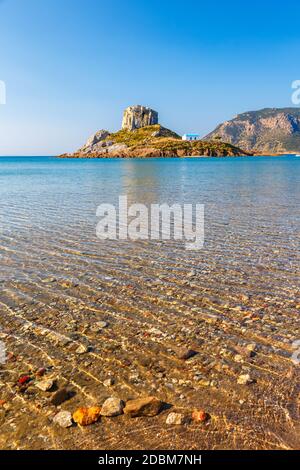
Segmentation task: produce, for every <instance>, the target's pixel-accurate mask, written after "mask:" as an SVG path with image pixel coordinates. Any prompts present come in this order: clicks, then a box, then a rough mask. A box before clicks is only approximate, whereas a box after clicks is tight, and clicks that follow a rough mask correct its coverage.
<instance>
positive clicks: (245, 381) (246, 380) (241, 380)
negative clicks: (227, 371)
mask: <svg viewBox="0 0 300 470" xmlns="http://www.w3.org/2000/svg"><path fill="white" fill-rule="evenodd" d="M252 382H253V380H252V379H251V377H250V375H249V374H242V375H240V376H239V377H238V379H237V383H238V384H239V385H250V384H251V383H252Z"/></svg>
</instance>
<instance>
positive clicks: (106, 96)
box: [0, 0, 300, 155]
mask: <svg viewBox="0 0 300 470" xmlns="http://www.w3.org/2000/svg"><path fill="white" fill-rule="evenodd" d="M299 19H300V2H299V0H292V1H289V0H286V1H285V2H280V3H279V2H274V1H264V0H260V1H257V0H252V1H251V2H242V1H241V0H239V1H230V0H229V1H224V0H223V1H218V0H214V1H206V2H201V1H200V0H185V1H178V0H172V1H169V0H167V1H165V0H151V1H147V2H146V1H143V0H131V1H130V0H129V1H124V0H122V1H121V0H109V1H107V0H106V1H102V0H84V1H83V0H0V48H1V50H0V80H3V81H5V83H6V87H7V104H6V105H5V106H3V105H2V106H0V155H49V154H57V153H60V152H65V151H72V150H74V149H76V148H77V147H79V146H80V145H81V144H82V143H83V142H84V141H85V140H86V139H87V137H88V136H89V135H90V134H92V133H93V132H94V131H96V130H97V129H100V128H108V129H109V130H117V129H118V128H119V127H120V123H121V118H122V111H123V109H124V108H125V107H127V106H128V105H131V104H144V105H147V106H151V107H153V108H154V109H156V110H157V111H158V112H159V114H160V121H161V123H162V124H163V125H165V126H167V127H169V128H171V129H173V130H175V131H177V132H179V133H184V132H189V131H196V132H199V133H200V134H203V135H204V134H205V133H207V132H209V131H210V130H212V129H213V128H214V127H215V126H216V125H217V124H218V123H219V122H222V121H223V120H226V119H230V118H232V117H233V116H234V115H236V114H237V113H240V112H243V111H247V110H252V109H259V108H263V107H277V106H278V107H284V106H292V103H291V82H292V81H293V80H296V79H300V61H299V56H300V28H299Z"/></svg>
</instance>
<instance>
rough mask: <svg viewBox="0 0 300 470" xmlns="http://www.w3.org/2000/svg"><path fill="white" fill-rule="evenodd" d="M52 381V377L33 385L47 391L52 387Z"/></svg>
mask: <svg viewBox="0 0 300 470" xmlns="http://www.w3.org/2000/svg"><path fill="white" fill-rule="evenodd" d="M54 382H55V381H54V380H52V379H45V380H40V381H39V382H36V383H35V386H36V387H37V388H38V389H40V390H42V391H43V392H48V391H49V390H51V388H52V387H53V385H54Z"/></svg>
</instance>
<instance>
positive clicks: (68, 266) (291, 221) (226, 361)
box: [0, 156, 300, 448]
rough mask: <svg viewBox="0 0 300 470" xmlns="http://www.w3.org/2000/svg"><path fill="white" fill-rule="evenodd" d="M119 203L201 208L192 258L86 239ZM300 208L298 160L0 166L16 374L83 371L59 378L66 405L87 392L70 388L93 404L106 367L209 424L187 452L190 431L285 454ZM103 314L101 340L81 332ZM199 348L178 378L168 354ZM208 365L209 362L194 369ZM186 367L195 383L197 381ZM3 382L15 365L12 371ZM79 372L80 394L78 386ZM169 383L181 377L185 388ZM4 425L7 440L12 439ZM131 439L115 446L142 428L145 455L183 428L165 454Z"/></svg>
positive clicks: (5, 162) (21, 442)
mask: <svg viewBox="0 0 300 470" xmlns="http://www.w3.org/2000/svg"><path fill="white" fill-rule="evenodd" d="M119 195H127V196H128V201H129V203H134V202H138V203H144V204H146V205H149V204H152V203H168V204H173V203H192V204H196V203H199V204H204V205H205V245H204V248H203V249H202V250H200V251H192V252H191V251H186V250H185V248H184V244H183V243H182V242H178V241H164V242H161V241H137V242H133V241H105V242H103V241H102V242H101V241H99V240H98V239H97V237H96V223H97V218H96V208H97V206H98V205H99V204H101V203H103V202H108V203H112V204H117V203H118V197H119ZM299 204H300V159H299V158H296V157H293V156H287V157H242V158H226V159H224V158H199V159H198V158H193V159H188V158H187V159H151V160H117V159H114V160H109V159H105V160H76V159H74V160H72V159H68V160H67V159H63V160H60V159H56V158H50V157H39V158H38V157H34V158H21V157H14V158H13V157H10V158H1V159H0V253H1V264H0V287H1V294H0V310H1V323H0V325H1V328H2V331H3V332H5V334H8V337H7V341H8V345H9V346H8V347H9V348H10V350H13V351H18V352H19V354H21V357H22V358H23V359H22V360H23V361H24V367H25V364H27V365H28V364H30V365H31V366H30V367H38V366H40V367H42V366H43V365H45V364H44V363H45V362H47V363H48V364H49V362H51V360H54V362H55V363H57V364H61V365H60V367H62V365H64V367H65V368H66V371H65V376H66V377H67V379H68V381H69V380H70V374H71V375H72V373H74V367H77V368H78V370H79V369H80V365H81V368H82V371H83V372H82V376H78V378H77V377H75V378H74V377H73V379H72V380H73V382H74V383H76V386H77V387H79V388H78V390H80V391H79V392H78V395H77V398H75V399H74V400H77V402H78V405H80V404H81V405H82V401H81V400H82V397H83V396H84V393H83V392H82V390H81V388H82V387H87V388H88V390H89V393H90V394H91V396H92V397H94V396H95V395H94V393H96V392H95V390H96V388H95V387H96V386H97V380H98V381H99V380H100V381H101V380H102V379H104V378H106V377H107V374H109V373H110V371H111V370H113V371H114V373H115V374H116V375H117V376H118V384H117V385H116V390H118V391H119V393H120V394H122V393H123V394H125V395H126V393H127V394H128V393H129V391H130V393H131V394H133V395H139V394H140V393H141V392H144V393H146V392H149V389H151V387H153V384H154V387H156V388H155V390H156V391H157V394H160V395H161V396H163V397H164V398H165V399H166V400H168V401H170V402H172V403H173V402H175V403H176V404H177V406H179V405H178V403H181V402H180V401H179V402H178V400H179V398H178V397H179V396H180V395H182V394H185V395H186V396H187V397H188V398H187V403H186V404H185V406H188V407H189V406H191V407H192V406H194V404H195V401H197V400H198V399H199V400H200V399H201V400H200V401H201V403H202V404H203V402H204V403H205V406H206V407H207V408H209V411H210V412H211V413H213V414H214V416H216V417H217V418H216V420H215V421H214V431H213V432H212V431H211V430H210V429H208V434H205V435H204V434H203V432H202V434H201V433H200V434H201V435H200V436H199V435H198V433H197V432H196V431H195V430H193V432H194V433H196V438H197V439H198V441H197V439H196V440H195V439H194V434H193V438H191V439H192V444H190V446H192V445H195V446H196V447H197V445H199V439H202V437H201V436H202V435H203V445H202V448H205V446H208V447H209V448H217V447H222V448H223V447H228V448H233V447H234V446H239V447H241V448H295V447H296V446H297V445H298V444H299V443H298V442H297V440H296V434H295V429H294V427H295V425H296V424H295V423H298V419H299V413H298V408H297V407H298V402H297V400H298V398H297V397H298V393H299V388H298V385H299V384H298V379H297V378H296V376H295V374H294V373H295V367H294V366H293V364H292V363H291V361H290V357H291V354H292V352H293V349H292V343H293V341H295V340H297V339H300V331H299V321H298V315H299V304H300V300H299V298H300V296H299V293H300V288H299V246H300V243H299V242H300V213H299ZM103 319H104V320H106V321H108V322H109V324H110V325H111V327H112V328H111V329H108V330H105V332H104V333H103V335H102V336H101V342H102V343H103V344H101V345H99V344H98V343H97V338H96V339H95V337H94V336H93V335H92V334H91V333H90V331H89V327H90V324H91V323H93V322H95V321H96V320H103ZM41 327H43V328H48V329H49V331H51V332H59V333H60V334H65V333H66V332H69V333H70V335H72V334H73V335H75V333H76V337H75V336H74V338H75V339H74V338H73V340H74V341H75V342H78V341H81V342H83V343H84V342H86V341H90V342H91V344H92V345H93V347H94V348H95V349H94V351H95V354H98V355H99V357H98V360H99V361H100V362H99V363H96V362H95V357H94V362H93V363H92V364H88V363H85V362H84V361H85V359H81V358H80V359H78V357H77V356H76V355H75V356H74V355H72V354H73V352H72V351H71V352H70V351H66V350H65V349H64V348H62V349H57V348H56V349H52V346H51V341H50V343H47V341H48V340H47V341H46V340H45V339H41V332H40V330H39V328H41ZM153 328H154V329H155V328H157V329H158V330H159V331H160V333H158V332H155V331H152V330H153ZM28 331H29V333H30V334H29V333H28ZM28 334H29V336H28ZM144 335H146V336H144ZM202 341H204V346H203V345H202ZM249 341H250V342H251V341H255V342H256V344H257V345H258V348H259V354H257V357H256V358H255V360H254V361H248V363H247V364H244V363H242V364H240V363H236V361H235V360H234V355H232V351H234V348H235V346H236V345H239V344H244V343H245V342H249ZM197 344H198V348H200V350H201V352H199V355H198V356H196V357H195V359H193V360H192V361H191V362H190V361H189V364H190V366H187V367H186V368H184V370H181V369H180V367H179V368H178V365H177V363H176V361H175V362H174V358H173V356H172V353H171V352H170V351H172V348H173V347H175V346H178V345H194V346H195V345H196V347H197ZM200 344H201V347H200ZM106 345H108V346H109V347H108V346H107V348H106ZM112 345H113V346H114V348H115V349H114V354H113V355H112V353H111V346H112ZM154 345H155V346H157V345H158V346H159V348H160V349H158V350H157V349H156V350H155V348H154ZM37 347H40V348H41V350H40V351H38V350H37V349H36V348H37ZM97 348H99V351H98V349H97ZM153 348H154V349H153ZM116 350H117V352H115V351H116ZM223 350H225V352H224V351H223ZM139 354H141V355H145V356H147V355H149V358H150V359H151V360H155V361H157V362H159V361H160V362H163V361H165V363H164V367H165V369H166V370H167V371H168V372H167V376H166V377H160V376H157V374H159V372H157V371H156V372H155V371H154V372H153V373H152V372H151V373H150V375H149V371H148V373H146V371H145V370H144V369H143V368H142V369H141V368H140V366H139V365H138V364H137V365H136V366H134V364H135V361H136V360H137V359H136V357H138V356H139ZM112 356H113V357H112ZM125 356H126V357H125ZM128 358H129V359H128ZM133 358H135V359H133ZM81 360H82V361H83V363H82V364H81V362H80V361H81ZM212 360H213V361H215V364H213V365H211V366H209V365H208V366H206V365H205V366H204V365H203V364H206V363H209V361H212ZM109 361H111V364H110V363H109ZM122 361H123V362H122ZM126 361H127V362H126ZM128 361H129V362H128ZM200 362H201V364H200ZM121 363H123V366H122V367H121V366H120V364H121ZM124 364H125V366H124ZM126 364H127V366H126ZM68 367H69V369H68ZM118 367H121V369H120V370H119V369H118ZM243 367H246V368H247V367H248V368H249V370H250V371H251V373H253V374H254V378H255V380H256V381H257V385H255V387H256V388H255V387H254V388H253V389H250V391H248V389H247V391H242V392H240V391H239V390H237V391H236V390H235V386H236V375H237V374H239V373H241V372H243ZM136 368H137V369H138V374H139V378H137V379H136V380H135V381H134V380H132V379H130V377H129V376H128V373H131V374H133V373H136ZM151 370H152V369H151ZM199 370H200V371H201V373H202V375H203V377H202V379H203V380H202V382H201V380H200V381H198V379H197V380H196V379H195V376H194V374H195V372H197V371H199ZM247 370H248V369H247ZM72 371H73V372H72ZM14 372H15V373H16V374H17V372H16V371H15V369H14V366H13V365H12V366H11V371H10V374H11V373H14ZM78 374H79V372H78ZM84 374H85V375H88V376H89V377H90V381H91V383H87V384H85V383H84V379H83V378H82V377H83V375H84ZM286 375H287V376H288V377H289V381H290V385H287V379H286V378H285V377H286ZM91 376H92V377H94V379H91ZM3 377H4V378H3V384H4V385H5V384H6V381H7V377H6V375H4V376H3ZM9 377H10V375H9ZM95 377H97V380H96V379H95ZM179 377H184V378H185V379H186V383H185V384H182V386H179V385H178V378H179ZM172 380H173V382H172ZM176 380H177V382H176ZM189 380H190V381H191V383H189V382H188V381H189ZM93 381H95V383H94V382H93ZM169 383H171V384H172V383H173V389H172V387H170V386H169V385H168V384H169ZM10 386H11V387H12V384H11V385H10ZM118 387H119V388H118ZM185 387H187V388H188V389H189V390H185ZM207 387H208V388H209V392H207ZM182 389H183V390H182ZM1 390H2V389H1ZM126 390H127V392H126V393H125V391H126ZM199 390H200V391H199ZM201 391H202V394H201ZM97 393H100V392H99V391H98V392H97ZM199 393H200V395H199ZM247 394H248V395H249V394H250V395H251V396H250V398H249V396H248V395H247ZM244 395H245V397H244ZM80 397H81V398H80ZM197 397H198V398H197ZM241 397H243V399H245V401H246V402H247V399H249V400H250V403H251V404H252V406H251V409H253V403H255V407H257V408H258V409H259V408H261V409H263V410H264V416H260V414H259V413H258V415H255V412H254V411H249V410H248V411H247V412H246V413H245V415H244V413H242V418H241V415H240V410H239V408H236V405H237V403H238V402H239V399H240V398H241ZM283 397H284V399H283ZM295 397H296V398H295ZM37 399H39V398H37ZM181 400H182V399H181ZM224 400H225V401H226V400H227V405H226V406H227V410H228V413H229V415H228V416H226V423H228V422H230V421H231V423H232V426H233V427H235V429H236V434H234V433H232V436H231V434H230V436H229V437H228V436H227V434H226V437H225V435H223V434H222V429H223V431H224V426H225V425H224V419H225V418H224V416H225V410H224V409H223V408H222V405H223V404H224ZM289 400H290V401H289ZM77 402H76V401H75V402H74V403H77ZM283 402H284V405H283ZM73 406H74V405H73ZM199 406H200V404H199ZM244 406H246V405H244ZM266 410H269V411H266ZM229 411H230V412H229ZM268 413H269V414H268ZM246 415H247V418H246ZM16 416H17V415H16ZM249 416H251V419H250V418H249ZM287 416H288V417H287ZM36 419H37V420H38V419H39V418H38V417H37V418H36ZM249 419H250V421H249ZM16 420H17V417H16ZM272 420H273V421H272ZM282 420H283V421H284V422H283V421H282ZM291 422H292V423H293V426H291V424H290V423H291ZM270 423H271V424H270ZM3 426H4V428H2V433H3V436H6V437H7V436H9V435H10V431H9V430H8V429H6V428H5V423H4V424H3ZM117 426H118V424H116V427H117ZM120 426H121V424H120ZM141 426H142V425H141ZM226 426H227V424H226ZM239 428H240V429H239ZM143 429H144V428H143V427H141V429H140V434H139V436H136V437H133V433H134V430H133V429H130V430H129V431H128V436H126V433H125V437H124V439H125V440H124V441H122V444H120V445H124V446H125V447H128V448H130V447H131V448H132V447H141V448H142V447H143V445H144V444H143V438H142V435H143V432H145V436H144V439H145V442H148V444H147V445H151V446H152V447H154V448H156V447H159V446H160V445H161V446H162V448H166V446H171V447H172V445H174V446H175V447H174V448H176V445H177V448H180V446H181V447H183V446H186V445H187V443H186V435H185V434H184V433H183V432H182V433H181V431H180V433H181V434H182V435H181V434H180V433H179V435H178V443H177V444H171V443H170V434H168V433H166V434H165V435H163V434H161V435H160V434H159V432H158V431H157V432H158V433H157V436H158V437H156V438H155V436H152V435H151V439H152V440H151V439H150V438H149V436H147V432H146V431H143ZM227 431H228V430H227ZM227 431H226V433H227ZM164 432H165V431H164ZM228 432H229V433H230V431H228ZM33 435H34V433H33ZM20 436H21V437H20ZM116 436H117V434H116ZM163 436H164V437H163ZM7 439H8V438H7ZM27 439H29V437H28V436H27V434H26V433H22V432H21V433H19V434H18V437H16V436H15V440H14V441H13V442H16V443H17V444H16V445H17V446H19V447H21V448H30V447H32V446H33V444H32V436H30V439H29V440H27ZM34 439H35V440H34V442H35V443H37V444H36V446H37V447H39V446H41V447H43V445H44V446H46V447H47V446H48V447H53V443H52V444H51V443H48V444H43V445H42V444H41V443H40V441H39V439H40V437H38V436H35V438H34ZM45 439H46V437H45ZM51 439H52V438H51ZM56 439H57V441H56V443H57V446H58V447H63V448H64V447H66V446H68V445H69V446H71V447H76V446H79V447H82V448H83V447H84V448H86V447H88V446H89V447H93V446H95V447H97V446H98V447H99V442H98V440H97V438H96V437H95V436H94V435H91V436H90V440H89V443H88V444H87V443H86V442H84V443H82V444H80V445H79V444H78V443H77V444H76V443H68V444H61V441H60V439H62V437H61V436H57V438H56ZM77 439H78V436H77ZM107 439H108V441H107V444H106V445H107V446H108V447H116V448H117V446H118V444H119V442H118V437H114V438H113V437H109V438H107ZM149 439H150V441H149ZM29 441H30V442H29ZM3 442H4V443H3V447H9V446H12V447H13V444H11V443H10V444H8V442H11V440H10V441H9V440H6V438H4V441H3ZM149 442H150V443H149ZM193 442H194V444H193ZM34 445H35V444H34ZM54 447H55V446H54Z"/></svg>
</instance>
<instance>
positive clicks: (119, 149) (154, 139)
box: [61, 105, 250, 158]
mask: <svg viewBox="0 0 300 470" xmlns="http://www.w3.org/2000/svg"><path fill="white" fill-rule="evenodd" d="M241 155H250V153H249V152H247V151H244V150H241V149H240V148H238V147H236V146H235V145H233V144H231V143H224V142H222V141H221V140H219V139H212V140H205V141H204V140H197V141H194V142H189V141H183V140H182V139H181V137H180V136H179V135H178V134H176V133H175V132H173V131H171V130H169V129H167V128H165V127H163V126H162V125H160V124H159V121H158V113H157V112H156V111H154V110H153V109H150V108H147V107H145V106H140V105H137V106H130V107H128V108H127V109H126V110H125V111H124V115H123V121H122V129H121V130H120V131H118V132H114V133H110V132H109V131H107V130H104V129H102V130H99V131H98V132H96V133H95V134H93V135H92V136H91V137H90V138H89V139H88V140H87V142H86V144H85V145H84V146H83V147H81V148H80V149H78V150H77V151H76V152H74V153H67V154H64V155H61V157H64V158H139V157H140V158H146V157H148V158H149V157H186V156H215V157H225V156H241Z"/></svg>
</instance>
